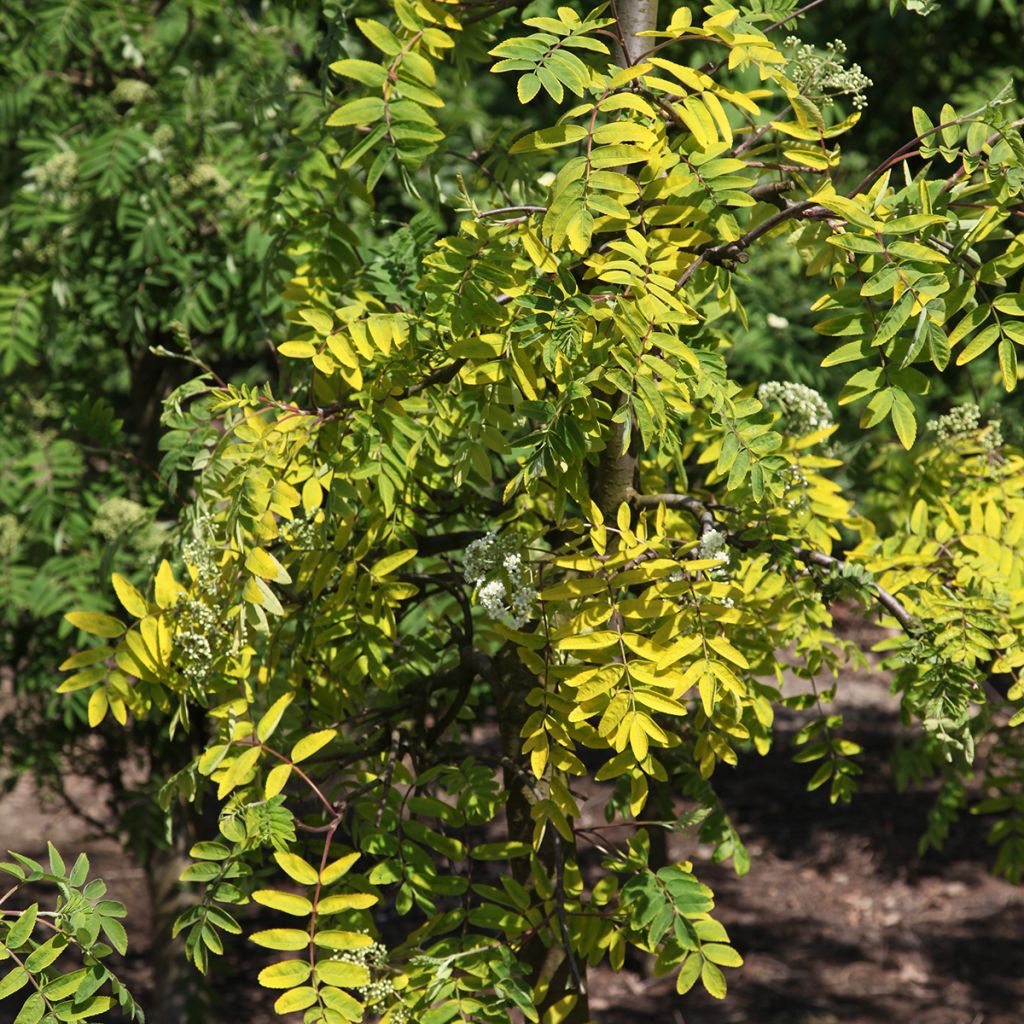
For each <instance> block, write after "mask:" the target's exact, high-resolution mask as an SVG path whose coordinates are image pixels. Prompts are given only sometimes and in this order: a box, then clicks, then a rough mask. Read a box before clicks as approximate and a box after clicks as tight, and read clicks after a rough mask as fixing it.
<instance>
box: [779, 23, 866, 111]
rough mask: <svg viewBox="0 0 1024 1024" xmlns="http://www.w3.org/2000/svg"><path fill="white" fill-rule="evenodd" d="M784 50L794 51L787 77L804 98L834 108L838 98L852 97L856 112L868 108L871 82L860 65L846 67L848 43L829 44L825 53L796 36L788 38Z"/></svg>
mask: <svg viewBox="0 0 1024 1024" xmlns="http://www.w3.org/2000/svg"><path fill="white" fill-rule="evenodd" d="M783 46H784V47H785V48H786V49H787V50H792V51H793V55H792V56H791V57H790V59H789V64H788V65H787V67H786V73H787V74H788V75H789V77H790V78H792V79H793V81H794V83H795V84H796V86H797V88H798V89H799V90H800V92H801V93H803V95H804V96H806V97H808V98H809V99H812V100H814V101H815V102H816V103H820V104H822V105H823V106H831V104H832V103H833V102H834V100H835V98H836V97H837V96H850V97H851V98H852V102H853V106H854V108H855V109H856V110H863V108H864V107H866V106H867V100H866V99H865V97H864V90H865V89H869V88H871V85H872V82H871V79H870V78H868V77H867V75H865V74H864V72H863V71H862V70H861V66H860V65H859V64H851V65H850V66H849V67H847V65H846V43H844V42H843V41H842V40H841V39H836V40H835V41H834V42H831V43H829V44H828V46H826V47H825V52H824V53H818V52H816V51H815V49H814V47H813V46H811V45H810V43H802V42H801V41H800V40H799V39H798V38H797V37H796V36H789V37H788V38H787V39H786V41H785V42H784V43H783Z"/></svg>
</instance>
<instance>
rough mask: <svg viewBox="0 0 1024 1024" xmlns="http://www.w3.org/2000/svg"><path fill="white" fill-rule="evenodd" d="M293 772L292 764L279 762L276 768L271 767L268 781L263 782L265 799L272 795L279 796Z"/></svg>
mask: <svg viewBox="0 0 1024 1024" xmlns="http://www.w3.org/2000/svg"><path fill="white" fill-rule="evenodd" d="M291 773H292V766H291V765H290V764H279V765H278V766H277V767H276V768H271V769H270V771H269V772H268V773H267V781H266V782H265V783H264V784H263V799H264V800H269V799H270V798H271V797H275V796H277V794H278V793H280V792H281V790H282V789H284V787H285V786H286V785H287V784H288V776H289V775H291Z"/></svg>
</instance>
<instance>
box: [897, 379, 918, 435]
mask: <svg viewBox="0 0 1024 1024" xmlns="http://www.w3.org/2000/svg"><path fill="white" fill-rule="evenodd" d="M891 415H892V424H893V426H894V427H895V428H896V433H897V434H898V435H899V439H900V442H901V443H902V444H903V447H904V448H911V447H912V446H913V444H914V439H915V438H916V437H917V420H916V419H915V417H914V404H913V402H911V401H910V399H909V398H908V397H907V395H906V394H905V393H904V392H903V391H899V390H897V389H893V396H892V411H891Z"/></svg>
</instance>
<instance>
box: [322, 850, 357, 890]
mask: <svg viewBox="0 0 1024 1024" xmlns="http://www.w3.org/2000/svg"><path fill="white" fill-rule="evenodd" d="M357 860H359V854H358V853H346V854H345V856H344V857H339V858H338V859H337V860H336V861H335V862H334V863H333V864H328V865H327V867H325V868H324V869H323V871H321V872H320V881H321V882H322V883H323V884H324V885H332V884H333V883H334V882H336V881H337V880H338V879H339V878H341V877H342V876H344V875H346V874H348V871H349V869H350V868H351V867H352V865H353V864H355V862H356V861H357Z"/></svg>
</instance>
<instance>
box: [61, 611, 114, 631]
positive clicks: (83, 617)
mask: <svg viewBox="0 0 1024 1024" xmlns="http://www.w3.org/2000/svg"><path fill="white" fill-rule="evenodd" d="M64 618H65V619H67V620H68V622H70V623H71V625H72V626H75V627H76V628H77V629H80V630H82V632H83V633H91V634H92V635H93V636H120V635H121V634H122V633H123V632H124V631H125V625H124V623H123V622H121V621H120V619H115V618H114V616H113V615H104V614H103V612H68V613H67V615H65V616H64Z"/></svg>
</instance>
